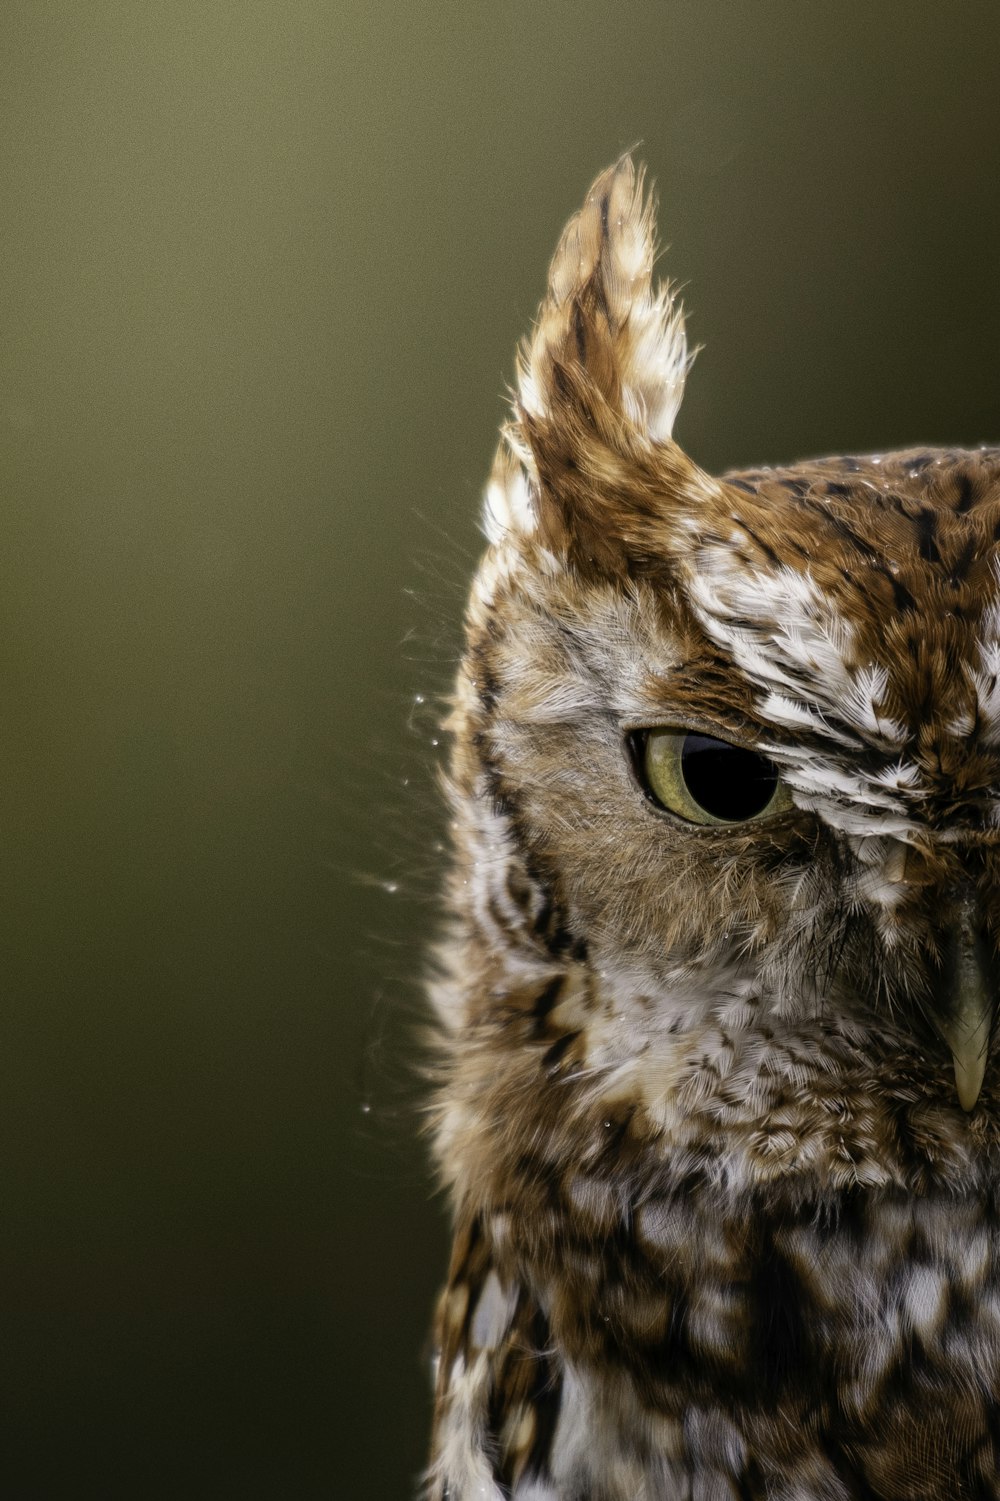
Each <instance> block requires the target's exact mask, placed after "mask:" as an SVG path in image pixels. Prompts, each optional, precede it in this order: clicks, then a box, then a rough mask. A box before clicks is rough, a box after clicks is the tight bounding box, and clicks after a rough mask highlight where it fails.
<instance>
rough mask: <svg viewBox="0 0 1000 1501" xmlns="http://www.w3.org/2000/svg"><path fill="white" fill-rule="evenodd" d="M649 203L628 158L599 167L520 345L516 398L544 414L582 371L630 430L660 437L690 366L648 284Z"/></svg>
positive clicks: (674, 326)
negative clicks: (535, 317)
mask: <svg viewBox="0 0 1000 1501" xmlns="http://www.w3.org/2000/svg"><path fill="white" fill-rule="evenodd" d="M654 219H655V208H654V203H653V199H652V197H651V196H649V197H647V196H646V195H645V194H644V192H643V172H642V170H641V169H640V170H639V171H638V172H637V171H636V169H635V167H634V165H633V163H632V159H631V157H630V156H624V157H622V158H621V160H620V161H618V162H617V163H616V164H615V165H614V166H613V167H609V168H608V169H607V171H605V172H602V173H601V175H600V177H599V178H598V179H597V181H596V182H595V183H594V185H593V187H592V188H591V190H590V192H589V193H588V195H587V199H586V202H585V203H584V205H583V208H582V209H581V210H580V211H579V213H578V214H576V215H575V216H574V217H573V218H572V219H571V220H570V222H569V224H568V225H567V226H566V229H565V230H564V232H563V236H562V239H561V240H560V242H559V247H558V249H557V250H556V253H555V256H554V258H553V261H552V265H551V267H550V270H549V282H548V292H547V294H546V297H545V300H544V302H543V303H542V306H541V308H540V310H539V315H538V321H537V323H536V326H535V331H534V334H533V336H532V338H531V340H530V341H529V342H528V344H527V345H526V346H525V347H524V348H523V349H522V352H521V359H520V362H519V368H518V397H519V401H520V405H521V407H522V408H523V410H524V412H525V413H526V415H527V416H528V417H530V418H534V419H536V420H542V421H544V420H545V419H547V418H549V417H551V416H552V415H553V413H554V411H555V409H556V408H558V407H559V406H560V405H562V404H564V403H565V401H566V400H567V391H568V389H570V388H572V389H578V380H569V381H568V380H567V378H566V377H567V375H568V374H569V373H572V374H573V375H575V376H577V377H578V376H579V375H580V374H581V373H583V374H584V375H585V377H586V379H587V381H588V383H589V384H590V385H591V386H592V387H596V388H597V390H598V391H599V392H600V394H601V396H603V398H604V400H605V401H606V402H607V403H608V405H609V406H610V407H611V408H612V409H613V410H614V411H615V412H616V413H617V415H618V416H619V417H620V418H623V419H624V420H625V422H626V423H627V424H628V425H629V426H630V427H631V428H632V429H634V431H635V435H636V436H639V437H642V438H645V439H647V440H652V441H653V442H658V443H662V442H666V441H667V440H669V438H670V436H671V433H672V431H673V425H674V419H675V418H676V416H677V411H678V409H679V407H680V404H681V397H682V396H683V394H684V379H685V376H686V374H687V371H688V367H689V365H690V363H691V359H692V356H691V355H689V353H688V348H687V340H686V338H685V334H684V318H683V312H682V309H681V307H680V304H679V303H678V302H677V301H676V300H675V297H674V294H673V290H672V289H671V287H670V286H669V285H667V284H664V285H662V286H660V287H658V288H656V289H655V290H654V288H653V282H652V276H653V260H654V258H655V254H656V245H655V223H654Z"/></svg>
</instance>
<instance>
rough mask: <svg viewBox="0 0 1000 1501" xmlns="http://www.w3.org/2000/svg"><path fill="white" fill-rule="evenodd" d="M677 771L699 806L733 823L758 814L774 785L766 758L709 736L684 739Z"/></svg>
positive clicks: (774, 776)
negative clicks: (678, 770) (679, 769)
mask: <svg viewBox="0 0 1000 1501" xmlns="http://www.w3.org/2000/svg"><path fill="white" fill-rule="evenodd" d="M681 772H682V774H683V777H684V781H685V782H686V783H687V789H688V791H689V792H690V794H691V796H692V797H693V798H694V800H695V802H696V803H697V804H698V805H699V807H701V808H704V810H705V812H706V813H711V814H712V816H713V818H724V819H726V820H728V821H731V822H733V823H738V822H740V820H741V819H744V818H753V817H755V815H756V814H758V813H762V812H763V811H764V809H765V808H766V807H767V805H768V803H769V802H770V801H771V799H772V797H773V796H774V792H775V788H776V787H777V785H778V773H777V770H776V769H775V767H774V765H773V763H772V762H771V761H769V760H768V759H767V757H766V756H759V755H758V754H757V752H756V751H752V750H745V749H744V748H743V747H742V746H740V745H727V744H726V742H725V741H724V740H715V739H713V737H712V736H711V735H687V736H685V739H684V744H683V746H682V747H681Z"/></svg>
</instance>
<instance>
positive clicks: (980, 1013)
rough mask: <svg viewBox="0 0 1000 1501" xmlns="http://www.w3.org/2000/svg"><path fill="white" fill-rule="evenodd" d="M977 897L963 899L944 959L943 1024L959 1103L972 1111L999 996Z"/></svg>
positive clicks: (940, 1020) (939, 1020)
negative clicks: (992, 981) (992, 979)
mask: <svg viewBox="0 0 1000 1501" xmlns="http://www.w3.org/2000/svg"><path fill="white" fill-rule="evenodd" d="M976 915H977V914H976V909H975V903H974V901H973V899H972V897H971V896H968V897H966V898H965V899H964V900H963V901H962V902H960V904H959V907H958V912H957V922H956V924H955V931H954V932H953V933H952V935H951V938H950V941H949V944H948V950H947V953H946V955H945V961H944V976H943V978H944V986H943V991H942V994H941V996H940V998H939V1005H940V1009H939V1011H938V1016H937V1023H936V1024H937V1028H938V1031H939V1032H940V1033H941V1036H942V1037H943V1039H944V1041H945V1042H946V1043H947V1044H948V1046H949V1047H950V1048H951V1055H952V1058H953V1059H954V1061H955V1086H956V1088H957V1090H958V1103H959V1104H960V1105H961V1107H962V1109H963V1110H971V1109H972V1108H973V1106H974V1105H975V1103H976V1101H977V1100H978V1099H979V1091H980V1090H981V1089H982V1087H983V1075H984V1074H985V1072H986V1059H987V1054H988V1052H989V1046H990V1033H991V1031H992V1029H993V1010H994V1001H995V997H994V995H993V987H992V984H991V968H992V966H991V964H990V954H989V947H988V945H987V942H986V939H985V938H984V936H983V933H982V930H981V928H980V925H979V923H978V922H977V921H976Z"/></svg>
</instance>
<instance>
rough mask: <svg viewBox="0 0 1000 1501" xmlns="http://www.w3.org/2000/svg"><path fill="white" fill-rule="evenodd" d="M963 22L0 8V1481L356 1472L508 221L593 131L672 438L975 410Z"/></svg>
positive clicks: (423, 1203) (373, 1361) (422, 1272)
mask: <svg viewBox="0 0 1000 1501" xmlns="http://www.w3.org/2000/svg"><path fill="white" fill-rule="evenodd" d="M998 41H1000V20H998V12H997V10H996V6H995V4H994V3H993V0H982V3H978V0H977V3H958V4H955V5H952V6H943V5H941V4H939V3H913V4H909V3H881V4H879V3H874V4H873V3H872V0H867V3H840V4H838V3H833V4H829V5H818V4H816V5H812V4H805V3H802V0H774V3H738V0H732V3H723V0H683V3H681V0H659V3H654V0H647V3H642V4H628V3H624V4H614V5H611V4H599V3H596V0H582V3H574V4H569V3H558V4H543V3H542V4H539V3H536V4H528V3H525V0H515V3H508V4H500V3H497V4H494V5H491V6H486V5H476V4H470V3H468V0H465V3H457V0H456V3H446V0H433V3H427V4H423V3H406V4H401V3H396V4H392V5H382V6H380V5H376V4H371V3H364V0H341V3H337V4H323V3H320V0H240V3H236V0H225V3H219V4H213V3H211V0H197V3H194V0H184V3H178V0H165V3H163V4H160V5H152V4H141V3H133V4H125V3H112V0H87V3H84V4H81V3H63V4H56V3H46V0H32V3H14V0H7V3H6V5H5V6H4V8H3V16H2V20H0V223H2V244H3V257H2V279H0V296H2V316H0V430H2V445H0V448H2V457H0V484H2V492H0V495H2V503H0V518H2V546H0V616H2V628H0V653H2V663H3V678H2V731H0V753H2V758H3V765H2V782H0V787H2V792H0V798H2V825H0V849H2V867H0V868H2V884H3V905H2V932H3V963H2V966H0V984H2V992H0V994H2V1008H0V1016H2V1032H0V1303H2V1309H0V1330H2V1335H0V1350H2V1355H0V1371H2V1391H0V1491H2V1493H3V1494H4V1495H10V1496H12V1497H17V1498H26V1497H36V1496H37V1497H46V1498H48V1497H54V1496H66V1497H76V1496H83V1495H90V1494H95V1495H96V1494H99V1495H102V1496H107V1497H112V1496H127V1497H140V1498H143V1497H175V1496H185V1497H222V1496H233V1497H237V1496H238V1497H240V1498H256V1497H268V1498H270V1497H290V1498H312V1497H317V1498H318V1497H337V1498H341V1497H343V1498H351V1501H353V1498H379V1501H381V1498H394V1497H406V1496H408V1495H409V1494H410V1493H411V1488H412V1476H413V1475H414V1474H415V1472H416V1470H417V1469H418V1467H419V1465H420V1463H421V1460H422V1454H423V1445H424V1431H425V1427H426V1420H427V1404H426V1387H427V1378H426V1373H425V1371H426V1348H425V1331H426V1327H427V1322H428V1317H429V1310H430V1306H431V1302H432V1298H433V1292H434V1288H435V1284H436V1282H437V1280H438V1278H439V1276H440V1274H441V1272H442V1269H443V1264H444V1259H445V1256H446V1232H445V1227H444V1215H443V1209H442V1206H441V1205H440V1204H436V1203H434V1202H432V1200H431V1188H430V1175H429V1173H428V1170H427V1167H426V1162H425V1154H424V1149H423V1145H422V1143H421V1141H420V1108H419V1101H420V1093H421V1086H420V1083H419V1079H418V1078H417V1061H418V1058H419V1044H418V1041H417V1032H418V1029H419V1024H420V1015H421V1006H420V998H419V984H418V980H419V974H420V971H421V966H422V962H423V961H422V957H421V956H422V952H423V948H424V945H425V941H426V937H427V934H428V933H429V931H430V930H431V927H432V925H433V920H434V895H433V894H434V888H435V881H436V873H437V871H438V870H439V868H440V860H441V856H440V847H439V843H438V841H439V839H440V835H441V819H440V817H439V814H438V811H437V808H438V802H437V794H436V791H435V788H434V777H433V766H434V761H435V758H436V755H437V754H438V753H439V752H438V749H437V748H436V747H435V745H434V744H433V743H432V742H433V741H434V740H435V739H436V738H437V736H436V731H435V716H436V713H437V709H436V707H435V695H437V694H440V692H441V691H442V690H443V688H444V686H445V685H446V684H447V681H448V677H449V674H450V672H451V670H452V666H453V662H454V655H455V651H456V644H457V640H458V621H459V619H460V614H461V607H462V597H463V591H464V588H465V585H466V581H467V579H468V576H469V573H470V571H471V568H472V566H473V562H474V559H475V556H476V553H477V550H478V547H479V536H478V532H477V527H476V516H477V510H478V497H479V491H480V486H481V481H482V479H483V477H484V475H485V473H486V470H487V468H488V464H489V460H490V457H491V453H492V448H493V442H494V433H495V429H496V426H497V422H498V420H499V419H500V417H501V415H502V411H503V391H504V387H505V383H506V382H507V380H508V379H509V377H510V375H511V372H512V369H513V350H514V345H515V342H516V340H517V338H518V337H519V336H520V334H521V333H522V332H523V331H524V330H525V329H526V328H527V326H528V324H529V321H530V318H531V315H532V312H533V309H534V306H535V304H536V302H537V299H538V296H539V294H540V292H541V289H542V286H543V278H544V270H545V265H546V262H547V259H548V256H549V254H550V252H551V249H552V247H553V245H554V243H555V240H556V237H557V235H558V233H559V230H560V228H561V226H562V224H563V222H564V220H565V219H566V217H567V216H568V214H569V213H570V212H571V211H572V210H573V209H574V207H575V206H576V205H577V204H578V202H579V201H580V200H581V199H582V197H583V195H584V193H585V191H586V189H587V186H588V184H589V182H590V180H591V178H592V177H593V176H594V174H595V173H596V172H597V171H598V170H599V169H600V168H601V167H603V166H604V165H606V164H607V163H608V162H609V161H611V160H613V159H614V158H615V157H616V156H617V155H618V154H619V153H620V152H621V150H622V149H623V148H625V147H627V146H629V145H631V144H632V143H634V142H637V141H641V143H642V144H641V147H640V154H641V155H642V156H643V157H644V159H645V160H646V161H647V163H648V165H649V168H650V170H651V173H652V174H653V176H654V177H655V178H656V180H657V182H658V185H659V192H660V198H661V221H660V222H661V234H662V236H663V238H664V240H665V241H667V242H669V244H670V246H671V248H670V251H669V254H668V255H667V256H666V258H665V261H664V264H665V266H666V267H667V268H668V269H669V272H670V274H671V275H672V276H673V277H674V278H676V279H678V280H680V281H681V282H683V283H685V284H687V290H686V301H687V303H688V306H689V310H690V330H691V334H692V337H693V339H694V340H695V341H696V342H699V343H703V344H704V345H705V346H706V348H705V350H704V352H703V353H702V354H701V356H700V358H699V360H698V362H697V365H696V366H695V369H694V372H693V374H692V376H691V380H690V386H689V396H688V399H687V402H686V404H685V407H684V410H683V412H682V414H681V420H680V423H679V436H680V438H681V440H682V441H683V442H684V443H685V445H686V446H687V448H688V449H689V451H690V452H691V453H692V454H693V455H694V456H695V457H696V458H697V459H698V460H699V461H700V462H701V463H702V464H704V465H706V466H708V467H710V468H711V467H715V468H721V467H724V466H726V465H731V464H739V463H751V462H757V461H767V460H780V459H793V458H796V457H800V456H804V455H806V454H813V453H818V452H823V451H831V450H840V449H852V448H853V449H869V448H879V447H888V446H892V445H899V444H905V443H910V442H920V443H927V442H938V441H944V442H950V441H960V442H970V443H975V442H978V441H981V440H988V439H992V440H997V439H1000V408H998V384H1000V383H998V360H1000V291H998V284H1000V278H998V270H1000V267H998V246H1000V171H998V168H1000V128H998V127H1000V104H998V97H1000V96H998V91H997V86H996V57H997V46H998ZM421 699H422V700H423V701H422V702H421Z"/></svg>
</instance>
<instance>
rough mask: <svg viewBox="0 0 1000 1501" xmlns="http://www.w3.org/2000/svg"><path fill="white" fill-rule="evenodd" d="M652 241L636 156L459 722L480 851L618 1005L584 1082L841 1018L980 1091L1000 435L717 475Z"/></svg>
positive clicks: (507, 552)
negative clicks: (701, 447)
mask: <svg viewBox="0 0 1000 1501" xmlns="http://www.w3.org/2000/svg"><path fill="white" fill-rule="evenodd" d="M651 256H652V245H651V237H650V224H649V211H648V209H646V208H644V207H643V205H642V201H641V191H640V185H638V184H637V183H636V181H635V179H634V177H633V174H632V170H631V167H630V166H629V165H628V164H623V165H621V166H620V167H619V168H617V169H615V170H614V171H613V172H612V173H610V174H608V175H606V177H605V178H604V179H603V180H601V181H599V182H598V184H596V185H595V188H594V190H593V192H592V194H591V196H590V198H589V199H588V201H587V204H586V205H585V207H584V209H583V211H582V213H581V214H580V215H579V216H578V218H577V219H576V220H575V221H573V223H572V224H571V225H570V227H569V229H568V230H567V232H566V235H565V236H564V239H563V242H562V244H561V246H560V249H559V251H558V253H557V256H556V259H555V262H554V265H553V270H552V273H551V277H550V287H549V294H548V298H547V300H546V302H545V304H544V305H543V308H542V311H541V315H540V318H539V321H538V326H537V329H536V332H535V335H534V338H533V340H532V342H531V343H530V344H529V345H528V346H527V347H526V348H525V350H524V351H523V354H522V361H521V369H520V400H519V405H518V408H517V413H516V420H515V422H514V423H513V424H512V426H511V427H510V428H509V429H508V431H507V434H506V445H505V447H504V449H502V451H501V453H500V455H499V456H498V459H497V463H496V466H495V469H494V473H493V476H492V480H491V483H490V486H489V490H488V495H487V526H488V531H489V534H490V538H491V543H492V547H491V550H490V552H489V554H488V555H487V558H486V560H485V562H484V564H483V566H482V568H481V571H480V574H479V577H478V579H477V582H476V585H475V589H474V593H473V601H472V606H471V609H470V616H469V653H468V661H467V669H466V673H465V675H464V676H463V683H462V688H461V692H460V702H459V709H458V714H459V715H460V716H461V717H462V736H463V738H471V740H472V741H473V743H474V746H475V763H476V764H475V766H474V767H472V766H471V765H470V766H469V770H470V773H471V774H472V775H473V776H475V777H478V778H479V779H480V783H481V785H482V786H484V787H486V788H488V796H489V798H490V799H491V800H492V807H493V818H492V826H491V827H481V828H480V829H479V831H478V834H477V836H476V839H477V840H478V842H479V846H480V848H479V858H480V860H481V866H480V869H486V870H488V869H489V868H490V865H491V862H492V863H494V864H495V863H496V861H497V859H498V857H497V854H496V850H495V848H494V845H495V842H496V841H497V840H500V842H501V843H503V842H504V841H505V840H507V841H508V842H509V838H510V834H509V827H510V825H511V822H512V823H513V825H514V826H516V842H517V845H518V849H519V852H520V858H519V860H518V861H517V862H516V863H517V864H518V866H519V871H520V874H519V879H520V880H521V881H522V882H523V884H524V887H525V889H529V888H532V889H534V891H535V893H536V897H535V900H536V903H537V904H539V905H540V906H542V907H544V910H545V914H546V921H547V922H548V923H549V924H550V925H551V926H553V929H554V931H555V932H556V933H557V936H558V941H559V942H560V943H563V944H564V945H566V947H567V949H568V950H572V949H573V948H574V946H576V948H577V949H578V950H579V951H581V952H582V951H583V949H584V948H585V949H586V952H587V963H588V966H589V969H590V972H591V974H592V975H593V977H594V983H595V986H596V987H597V988H598V989H599V990H600V992H601V995H602V998H603V999H602V1012H601V1014H602V1017H603V1018H604V1020H603V1022H600V1023H598V1022H596V1021H591V1022H590V1024H589V1025H588V1028H587V1039H586V1045H585V1046H584V1044H583V1043H581V1044H580V1048H581V1054H583V1053H584V1052H585V1056H586V1066H587V1067H588V1068H602V1067H622V1066H624V1064H625V1059H626V1056H627V1057H628V1059H629V1063H630V1067H631V1069H632V1072H633V1073H634V1074H641V1073H643V1071H644V1070H645V1071H647V1072H650V1073H651V1074H652V1075H653V1082H652V1083H651V1084H650V1085H649V1088H650V1090H651V1091H652V1092H654V1093H655V1092H656V1091H659V1092H660V1093H661V1094H662V1093H663V1081H662V1079H661V1078H660V1077H659V1074H658V1072H657V1071H658V1070H659V1069H660V1068H661V1067H662V1066H663V1057H664V1055H665V1054H669V1057H670V1059H671V1060H672V1061H671V1064H670V1067H671V1068H674V1067H676V1059H677V1044H676V1041H675V1040H672V1041H671V1042H670V1043H669V1045H668V1046H666V1047H664V1045H663V1041H662V1039H663V1036H664V1034H667V1035H668V1036H669V1037H670V1038H671V1039H676V1037H677V1036H678V1035H680V1036H692V1037H697V1038H698V1039H699V1041H698V1044H697V1045H698V1046H704V1045H705V1035H706V1034H705V1029H706V1028H708V1029H709V1030H711V1028H712V1027H713V1026H716V1025H718V1026H721V1027H722V1028H724V1029H725V1030H726V1031H727V1032H730V1031H732V1030H735V1031H739V1030H740V1028H741V1027H747V1026H749V1027H750V1028H751V1031H753V1029H754V1028H761V1027H763V1028H764V1029H765V1030H766V1029H767V1028H768V1027H769V1026H772V1025H779V1026H783V1027H785V1028H788V1027H790V1026H793V1025H796V1026H797V1025H801V1024H803V1023H806V1022H807V1023H808V1024H809V1025H810V1026H814V1027H818V1028H822V1027H824V1026H827V1025H829V1024H831V1023H834V1024H835V1025H836V1028H837V1035H838V1039H839V1043H840V1044H841V1045H842V1046H843V1047H844V1048H845V1049H846V1051H847V1052H848V1053H850V1054H851V1056H852V1058H853V1062H854V1064H855V1066H856V1067H857V1068H858V1069H859V1070H860V1073H861V1074H862V1075H864V1076H866V1077H867V1079H868V1083H869V1086H870V1087H871V1088H877V1089H878V1090H879V1092H884V1091H885V1090H886V1089H889V1090H892V1089H893V1088H894V1087H896V1084H897V1083H898V1085H899V1087H900V1088H901V1089H904V1090H906V1091H911V1090H912V1089H913V1088H914V1087H917V1086H915V1084H914V1080H915V1079H916V1078H919V1086H918V1087H919V1088H920V1089H922V1090H925V1091H926V1092H927V1094H928V1095H929V1096H930V1097H933V1098H934V1099H939V1100H941V1101H944V1100H945V1099H947V1101H948V1103H949V1104H950V1105H954V1104H955V1102H956V1097H957V1101H958V1103H960V1104H961V1105H962V1106H963V1107H964V1108H965V1109H966V1110H970V1109H972V1107H973V1106H975V1105H976V1104H977V1102H980V1103H981V1108H986V1107H985V1103H983V1102H981V1093H982V1087H983V1080H984V1078H985V1076H986V1073H987V1069H988V1066H989V1039H990V1033H991V1028H992V1010H993V995H994V993H995V988H996V961H995V957H994V956H995V951H996V948H997V943H998V940H1000V898H998V895H997V893H998V892H1000V879H998V878H1000V863H998V849H1000V576H998V571H997V570H998V544H997V540H996V539H997V536H998V534H1000V451H990V450H978V451H976V452H946V451H923V450H921V451H912V452H905V453H899V454H888V455H879V456H873V457H868V458H837V459H828V460H823V461H818V462H814V463H809V464H802V465H797V466H794V467H790V468H787V469H775V470H759V471H748V472H743V473H737V474H730V475H726V476H724V477H723V478H721V479H714V478H711V477H710V476H708V475H707V474H705V473H704V472H702V471H701V470H700V469H698V468H697V466H696V465H695V464H694V463H693V462H692V461H691V460H689V459H688V458H687V457H686V455H684V454H683V453H682V451H681V450H680V449H679V448H678V447H677V445H676V444H675V443H674V442H673V441H672V439H671V437H670V428H671V424H672V420H673V415H674V413H675V411H676V408H677V405H678V403H679V399H680V394H681V389H682V385H683V378H684V374H685V371H686V369H687V365H688V357H687V354H686V350H685V346H684V340H683V330H682V325H681V323H680V317H679V312H678V310H677V308H676V306H675V304H674V302H673V300H672V298H671V297H670V294H669V292H663V291H661V292H660V293H659V294H654V293H653V292H652V290H651V287H650V282H649V268H650V262H651ZM490 823H491V820H490V819H487V820H486V824H490ZM489 882H490V878H489V877H486V878H485V884H486V886H487V887H489ZM539 893H543V894H542V895H539ZM487 900H489V898H487ZM509 910H510V911H512V912H516V911H517V903H516V902H513V903H512V904H509ZM515 928H516V930H517V931H518V932H519V933H521V934H522V937H523V938H524V941H525V942H526V943H528V944H530V943H531V942H534V941H536V940H535V939H534V938H532V937H531V934H530V932H529V931H527V930H524V921H523V917H522V918H519V919H518V921H517V922H516V923H515ZM528 928H529V929H530V923H529V924H528ZM522 930H524V931H522ZM750 1018H753V1022H752V1023H751V1021H750ZM642 1060H645V1062H644V1061H642Z"/></svg>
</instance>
